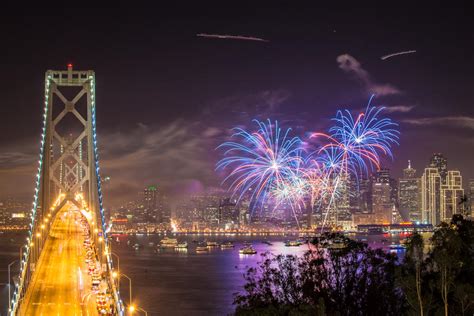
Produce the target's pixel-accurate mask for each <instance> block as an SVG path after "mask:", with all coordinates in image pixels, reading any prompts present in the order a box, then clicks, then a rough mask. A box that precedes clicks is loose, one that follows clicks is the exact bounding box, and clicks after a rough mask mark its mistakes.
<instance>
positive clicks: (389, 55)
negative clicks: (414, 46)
mask: <svg viewBox="0 0 474 316" xmlns="http://www.w3.org/2000/svg"><path fill="white" fill-rule="evenodd" d="M413 53H416V50H407V51H404V52H398V53H393V54H388V55H385V56H382V57H380V59H382V60H386V59H389V58H392V57H395V56H400V55H406V54H413Z"/></svg>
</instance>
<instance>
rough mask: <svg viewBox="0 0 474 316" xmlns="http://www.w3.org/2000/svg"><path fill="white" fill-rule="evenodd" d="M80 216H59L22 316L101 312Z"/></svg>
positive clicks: (38, 265)
mask: <svg viewBox="0 0 474 316" xmlns="http://www.w3.org/2000/svg"><path fill="white" fill-rule="evenodd" d="M78 219H79V215H78V213H77V212H75V211H66V212H64V213H62V214H59V215H58V216H57V218H56V220H55V221H54V223H53V225H52V227H51V230H50V234H49V236H48V238H47V240H46V243H45V246H44V249H43V252H42V254H41V256H40V260H39V262H38V264H37V267H36V271H35V273H34V274H33V280H32V282H31V283H30V286H29V288H28V291H27V293H26V296H25V299H24V303H23V304H21V308H20V311H19V315H44V316H50V315H61V316H64V315H97V309H96V305H95V296H94V295H93V294H92V293H91V284H90V282H91V281H90V277H89V275H88V274H87V266H86V263H85V251H84V247H83V241H84V237H83V236H82V228H81V226H80V222H79V220H78Z"/></svg>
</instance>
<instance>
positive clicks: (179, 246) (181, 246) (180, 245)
mask: <svg viewBox="0 0 474 316" xmlns="http://www.w3.org/2000/svg"><path fill="white" fill-rule="evenodd" d="M174 248H175V249H188V243H187V242H186V241H184V242H179V243H178V244H177V245H176V246H174Z"/></svg>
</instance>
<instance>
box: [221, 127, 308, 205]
mask: <svg viewBox="0 0 474 316" xmlns="http://www.w3.org/2000/svg"><path fill="white" fill-rule="evenodd" d="M253 122H254V123H256V124H257V126H258V130H257V131H256V132H247V131H245V130H244V129H242V128H234V134H233V135H232V138H234V139H235V140H234V141H228V142H225V143H223V144H222V145H220V146H219V147H218V148H222V149H224V150H225V151H224V158H223V159H222V160H220V161H219V162H218V163H217V168H216V169H224V168H227V167H229V168H232V171H231V172H230V174H229V175H228V176H227V177H226V178H225V179H224V181H223V183H229V184H230V185H229V189H230V191H231V192H233V195H237V196H239V200H240V199H241V198H242V197H243V196H244V195H250V200H251V202H253V203H254V205H260V206H262V205H263V204H264V203H265V202H266V201H267V199H268V197H269V194H270V193H271V192H273V191H274V190H275V189H277V188H278V187H281V186H282V185H283V183H286V181H288V180H289V179H291V178H292V177H294V172H295V170H296V169H297V168H298V166H300V164H301V161H302V159H301V156H300V153H301V149H300V147H301V140H300V139H299V138H298V137H290V135H289V133H290V131H291V129H287V130H286V131H282V130H281V128H280V127H279V126H278V122H277V121H275V123H274V124H272V122H271V121H270V120H268V121H267V123H265V122H260V121H258V120H254V121H253Z"/></svg>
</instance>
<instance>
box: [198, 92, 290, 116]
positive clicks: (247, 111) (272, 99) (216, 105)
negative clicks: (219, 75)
mask: <svg viewBox="0 0 474 316" xmlns="http://www.w3.org/2000/svg"><path fill="white" fill-rule="evenodd" d="M290 96H291V93H290V92H289V91H288V90H283V89H278V90H264V91H259V92H256V93H249V94H236V95H231V96H228V97H224V98H220V99H218V100H216V101H214V102H212V103H211V104H209V106H207V107H206V109H205V110H204V112H203V114H204V115H206V116H208V115H217V114H219V113H220V114H224V115H229V114H230V113H233V115H239V116H248V115H256V114H258V115H260V116H265V115H267V114H270V113H271V114H274V113H275V111H278V110H279V108H280V106H281V105H282V104H283V103H284V102H285V101H287V100H288V99H289V98H290Z"/></svg>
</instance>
